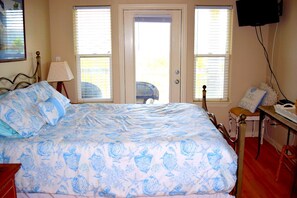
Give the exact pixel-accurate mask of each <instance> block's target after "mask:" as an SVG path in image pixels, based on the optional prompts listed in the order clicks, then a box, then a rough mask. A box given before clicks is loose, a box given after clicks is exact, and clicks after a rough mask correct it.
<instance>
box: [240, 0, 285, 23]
mask: <svg viewBox="0 0 297 198" xmlns="http://www.w3.org/2000/svg"><path fill="white" fill-rule="evenodd" d="M278 1H279V0H238V1H236V8H237V18H238V24H239V26H261V25H265V24H270V23H277V22H279V16H280V14H281V8H280V6H282V5H281V3H278Z"/></svg>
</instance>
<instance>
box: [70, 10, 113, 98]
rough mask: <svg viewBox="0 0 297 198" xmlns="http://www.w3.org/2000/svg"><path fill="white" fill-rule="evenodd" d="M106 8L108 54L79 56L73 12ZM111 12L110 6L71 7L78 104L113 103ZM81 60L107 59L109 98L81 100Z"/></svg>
mask: <svg viewBox="0 0 297 198" xmlns="http://www.w3.org/2000/svg"><path fill="white" fill-rule="evenodd" d="M106 8H108V9H109V11H110V40H111V43H110V46H111V49H110V53H109V54H103V53H98V54H95V53H93V54H83V53H82V54H79V53H78V52H77V51H78V48H77V45H78V44H77V39H76V34H77V33H76V32H77V31H76V29H77V22H76V16H75V11H76V10H77V9H106ZM111 14H112V10H111V6H110V5H96V6H74V7H73V23H74V25H73V31H74V50H75V51H74V54H75V57H76V69H77V98H78V102H83V103H84V102H113V100H114V99H113V67H112V29H111V27H112V24H111V22H112V19H111V18H112V15H111ZM81 58H108V59H109V63H110V64H109V65H110V67H109V69H110V80H109V85H110V98H83V97H82V91H81V82H82V78H81V75H82V73H81V65H80V59H81Z"/></svg>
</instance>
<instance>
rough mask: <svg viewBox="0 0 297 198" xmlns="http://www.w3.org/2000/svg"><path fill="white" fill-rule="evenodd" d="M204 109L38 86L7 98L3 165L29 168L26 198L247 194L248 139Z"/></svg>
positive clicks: (0, 103) (1, 112)
mask: <svg viewBox="0 0 297 198" xmlns="http://www.w3.org/2000/svg"><path fill="white" fill-rule="evenodd" d="M39 65H40V56H39V54H37V68H36V70H37V69H38V66H39ZM36 74H38V72H35V73H34V75H36ZM34 75H33V76H31V77H30V78H36V76H34ZM0 80H1V79H0ZM15 86H17V85H15ZM205 93H206V91H205V90H204V99H205ZM202 106H203V107H204V108H202V107H200V106H198V105H195V104H187V103H169V104H96V103H93V104H70V101H69V100H68V99H67V98H66V97H64V96H63V95H61V94H60V93H58V92H57V91H56V90H55V89H53V87H51V86H50V85H49V84H48V83H47V82H46V81H40V82H36V83H34V84H32V85H30V86H28V87H27V88H22V89H17V90H13V91H9V92H8V93H6V94H4V96H3V94H2V98H0V119H1V122H2V124H3V123H4V124H6V127H7V130H9V132H8V133H11V134H10V135H3V134H2V136H0V163H21V164H22V166H21V169H20V170H19V171H18V173H17V174H16V186H17V190H18V196H19V197H38V196H39V197H46V196H49V197H61V196H62V195H63V196H65V197H72V196H79V197H80V196H86V197H160V196H161V197H166V196H175V197H200V196H203V197H229V196H230V195H229V193H230V192H231V191H232V189H235V186H236V189H235V191H234V192H235V193H236V195H237V197H240V195H241V180H242V161H241V160H243V150H242V149H243V147H244V141H242V140H241V141H242V142H243V143H241V144H237V149H236V150H237V151H239V153H240V152H241V154H240V155H237V154H236V152H235V151H234V150H233V149H232V147H231V146H230V145H229V144H228V143H227V141H226V140H225V139H224V135H222V133H223V134H224V133H226V130H225V129H224V127H223V126H222V125H221V124H217V122H216V119H215V117H214V115H213V114H210V113H208V112H207V111H206V110H207V106H206V103H203V105H202ZM240 126H241V130H240V131H241V133H240V137H241V138H242V134H243V135H244V129H245V124H244V120H243V122H242V123H241V125H240ZM220 132H221V133H220ZM225 135H226V136H228V133H227V134H225ZM243 137H244V136H243ZM231 140H232V139H231ZM232 141H233V140H232ZM238 141H240V138H239V139H238ZM236 184H237V185H236ZM40 193H41V194H40Z"/></svg>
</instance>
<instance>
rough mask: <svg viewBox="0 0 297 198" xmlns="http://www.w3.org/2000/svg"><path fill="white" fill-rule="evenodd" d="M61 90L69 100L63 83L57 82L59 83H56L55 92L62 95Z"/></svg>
mask: <svg viewBox="0 0 297 198" xmlns="http://www.w3.org/2000/svg"><path fill="white" fill-rule="evenodd" d="M62 88H64V91H65V94H66V97H67V98H69V97H68V93H67V90H66V87H65V85H64V82H63V81H59V82H57V88H56V89H57V91H58V92H60V93H62Z"/></svg>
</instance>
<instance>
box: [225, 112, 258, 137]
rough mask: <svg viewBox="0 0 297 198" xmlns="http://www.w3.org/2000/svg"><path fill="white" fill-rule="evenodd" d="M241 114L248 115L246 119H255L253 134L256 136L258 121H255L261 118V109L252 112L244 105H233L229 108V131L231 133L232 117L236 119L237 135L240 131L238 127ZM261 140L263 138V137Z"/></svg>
mask: <svg viewBox="0 0 297 198" xmlns="http://www.w3.org/2000/svg"><path fill="white" fill-rule="evenodd" d="M241 114H245V115H246V119H245V120H246V121H253V126H252V136H254V130H255V128H256V123H255V121H259V120H260V111H259V110H256V111H255V113H252V112H250V111H249V110H247V109H244V108H242V107H233V108H231V109H230V110H229V133H231V129H232V119H234V120H235V121H236V135H237V133H238V127H239V123H238V122H239V118H240V115H241ZM261 142H263V140H262V139H261Z"/></svg>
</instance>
